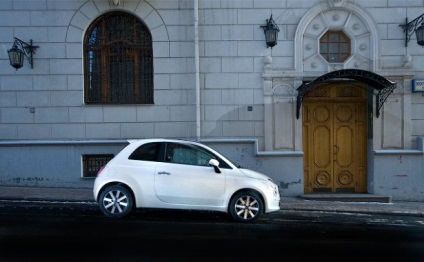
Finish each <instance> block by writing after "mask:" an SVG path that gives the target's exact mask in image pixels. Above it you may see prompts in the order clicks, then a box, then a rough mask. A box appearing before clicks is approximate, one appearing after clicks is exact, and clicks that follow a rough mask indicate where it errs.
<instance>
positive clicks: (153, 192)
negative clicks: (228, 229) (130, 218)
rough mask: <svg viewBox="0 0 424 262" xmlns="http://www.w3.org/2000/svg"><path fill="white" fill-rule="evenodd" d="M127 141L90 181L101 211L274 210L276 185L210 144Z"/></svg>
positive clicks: (247, 215)
mask: <svg viewBox="0 0 424 262" xmlns="http://www.w3.org/2000/svg"><path fill="white" fill-rule="evenodd" d="M128 142H129V144H128V145H127V146H126V147H125V148H124V149H123V150H122V151H121V152H119V153H118V154H117V155H116V156H115V157H114V158H113V159H112V160H110V161H109V162H108V163H107V164H106V165H105V166H104V167H102V168H101V169H100V170H99V172H98V174H97V177H96V179H95V182H94V188H93V194H94V199H95V200H96V201H97V202H98V203H99V205H100V210H101V211H102V212H103V213H104V214H105V215H106V216H109V217H113V218H121V217H124V216H127V215H129V214H130V213H131V212H132V211H133V210H134V209H135V208H165V209H186V210H205V211H220V212H225V213H228V214H230V215H231V216H232V217H233V218H234V219H235V220H236V221H239V222H254V221H256V220H257V219H258V218H259V217H260V216H261V215H262V214H264V213H270V212H274V211H278V210H280V194H279V190H278V186H277V185H276V184H275V183H274V182H273V181H272V179H271V178H269V177H268V176H265V175H263V174H261V173H258V172H255V171H252V170H249V169H244V168H240V167H237V166H236V165H235V164H233V163H232V162H231V161H229V160H228V159H227V158H225V157H224V156H223V155H221V154H220V153H218V152H217V151H215V150H213V149H211V148H210V147H207V146H205V145H203V144H201V143H197V142H193V141H185V140H178V139H140V140H128Z"/></svg>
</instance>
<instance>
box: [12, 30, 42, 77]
mask: <svg viewBox="0 0 424 262" xmlns="http://www.w3.org/2000/svg"><path fill="white" fill-rule="evenodd" d="M38 47H39V46H34V45H32V39H31V40H30V42H29V44H28V43H25V42H24V41H22V40H20V39H18V38H16V37H15V42H13V46H12V48H11V49H9V50H8V51H7V53H8V54H9V62H10V65H11V66H12V67H14V68H15V69H16V70H18V69H19V68H21V67H22V66H23V64H24V56H26V57H27V58H28V60H29V64H30V65H31V68H34V65H33V58H32V55H33V54H35V50H36V49H37V48H38Z"/></svg>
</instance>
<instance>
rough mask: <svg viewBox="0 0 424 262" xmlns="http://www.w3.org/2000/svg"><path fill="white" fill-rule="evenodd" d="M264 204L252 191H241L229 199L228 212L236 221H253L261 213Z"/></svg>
mask: <svg viewBox="0 0 424 262" xmlns="http://www.w3.org/2000/svg"><path fill="white" fill-rule="evenodd" d="M263 209H264V204H263V201H262V199H261V198H260V197H259V194H258V193H256V192H254V191H242V192H239V193H237V194H235V195H234V196H233V198H232V199H231V201H230V214H231V216H232V217H233V219H235V220H236V221H238V222H254V221H256V220H258V218H259V217H260V216H261V215H262V213H263Z"/></svg>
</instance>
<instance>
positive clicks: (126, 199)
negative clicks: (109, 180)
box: [99, 186, 134, 218]
mask: <svg viewBox="0 0 424 262" xmlns="http://www.w3.org/2000/svg"><path fill="white" fill-rule="evenodd" d="M99 204H100V210H101V211H102V213H103V214H105V215H106V216H108V217H112V218H121V217H125V216H127V215H129V214H130V213H131V212H132V210H133V206H134V199H133V196H132V195H131V193H130V192H129V191H128V190H127V189H126V188H125V187H122V186H110V187H107V188H106V189H104V190H103V191H102V193H101V194H100V199H99Z"/></svg>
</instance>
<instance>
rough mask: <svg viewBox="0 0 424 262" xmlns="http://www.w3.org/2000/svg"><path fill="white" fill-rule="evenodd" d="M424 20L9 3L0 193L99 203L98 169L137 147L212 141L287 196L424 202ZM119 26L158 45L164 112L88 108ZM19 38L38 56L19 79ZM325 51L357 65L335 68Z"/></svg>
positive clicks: (1, 14)
mask: <svg viewBox="0 0 424 262" xmlns="http://www.w3.org/2000/svg"><path fill="white" fill-rule="evenodd" d="M423 7H424V2H423V1H399V0H382V1H368V0H278V1H276V0H178V1H176V0H61V1H59V0H33V1H32V0H25V1H24V0H4V1H1V2H0V36H1V38H0V45H1V46H2V50H3V52H1V53H0V68H1V70H0V155H1V157H0V185H7V186H39V187H84V188H90V187H91V186H92V183H93V173H95V170H94V169H95V168H97V166H98V162H94V163H95V164H93V165H92V166H91V165H90V164H89V163H91V162H90V161H92V160H93V161H107V158H108V157H111V156H113V155H114V154H116V153H117V152H119V151H120V150H121V149H122V148H123V147H124V146H125V145H126V143H127V142H126V141H127V139H137V138H151V137H165V138H181V139H190V140H198V141H201V142H203V143H205V144H207V145H209V146H211V147H213V148H215V149H217V150H218V151H220V152H222V153H224V154H225V155H227V156H229V158H230V159H232V160H233V161H234V162H237V163H239V164H241V165H242V166H245V167H248V168H251V169H254V170H258V171H260V172H263V173H265V174H267V175H269V176H270V177H272V178H273V179H274V180H275V181H276V182H277V183H278V184H279V185H280V191H281V194H282V195H283V196H295V195H299V194H313V193H336V194H337V193H340V194H341V193H369V194H381V195H389V196H391V197H392V199H395V200H417V201H423V200H424V190H423V188H424V173H423V170H424V155H423V143H424V142H423V136H424V113H423V112H424V95H423V94H424V93H422V92H419V91H420V90H413V84H412V83H413V80H420V79H424V70H423V68H424V65H423V62H422V61H423V59H422V56H423V55H424V51H423V49H422V47H421V46H419V45H418V44H417V43H416V39H415V35H411V39H410V41H408V42H406V44H405V39H406V35H405V32H404V31H403V28H402V26H400V25H402V24H406V22H405V18H408V19H409V21H412V20H413V19H414V18H416V17H419V16H420V15H422V13H423V11H424V8H423ZM118 11H122V12H125V13H126V14H128V15H130V16H132V17H135V18H136V19H138V21H140V22H141V23H142V24H143V25H145V27H146V28H147V30H148V31H149V32H150V34H151V39H152V40H151V44H152V55H153V72H154V73H153V103H149V104H140V103H132V104H131V103H128V104H119V103H118V104H103V103H95V104H91V103H87V102H86V94H87V93H86V92H87V88H89V87H88V86H87V70H88V69H87V67H85V66H84V65H85V64H84V63H85V62H84V61H85V60H84V59H86V58H87V54H86V53H85V52H84V50H85V48H86V46H85V45H87V42H86V40H85V39H87V36H88V33H89V29H90V27H91V26H92V25H93V24H94V23H96V21H98V20H97V19H99V18H101V17H102V16H104V15H106V14H109V13H111V12H118ZM271 15H272V17H273V19H274V21H275V22H276V24H277V25H278V27H279V29H280V32H279V35H278V43H277V45H276V46H274V47H272V48H269V47H267V45H266V44H265V37H264V30H263V28H262V27H261V26H263V25H264V24H265V23H266V20H267V19H269V18H270V16H271ZM14 37H17V38H19V39H21V40H23V41H25V42H29V40H30V39H31V40H32V41H33V43H34V45H37V46H38V47H39V48H37V49H36V52H35V54H34V55H33V68H31V66H30V65H29V64H28V58H25V61H24V66H23V67H22V68H19V69H18V70H15V68H13V67H11V66H10V64H9V59H8V52H7V51H8V50H9V49H10V48H11V47H12V45H13V41H14ZM326 37H329V38H328V39H329V40H328V41H327V40H326V39H327V38H326ZM332 37H337V39H338V40H336V41H335V42H332V41H333V40H331V38H332ZM340 39H344V40H343V41H344V42H343V41H341V40H340ZM326 41H327V42H326ZM327 44H328V46H330V45H331V44H336V45H337V46H336V47H335V48H336V50H337V52H336V53H337V57H339V56H343V55H345V56H344V58H343V59H340V58H337V59H338V60H337V61H336V60H335V61H333V60H331V59H333V58H334V57H336V56H335V55H334V52H332V51H331V50H332V49H331V48H330V49H326V48H325V47H326V46H327ZM414 91H415V92H414ZM97 157H99V158H97ZM99 159H100V160H99ZM96 163H97V164H96Z"/></svg>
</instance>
